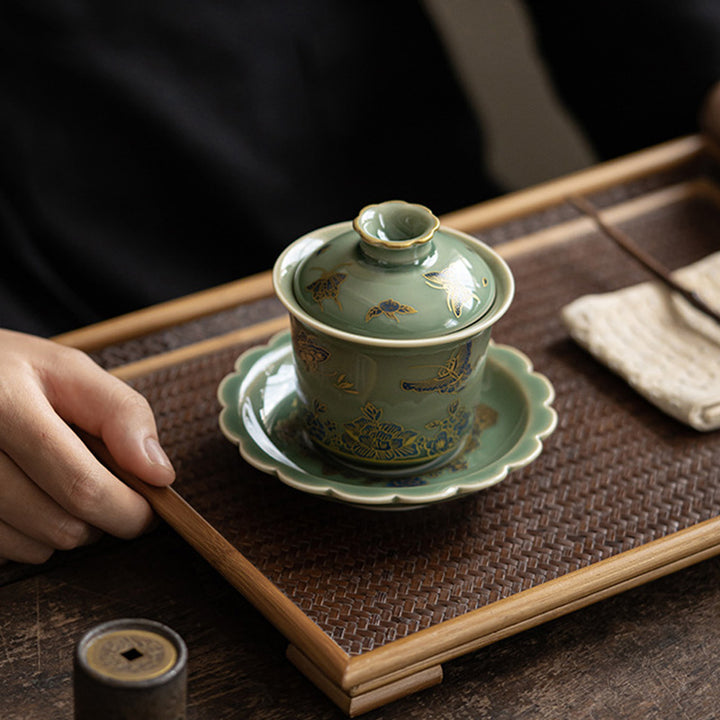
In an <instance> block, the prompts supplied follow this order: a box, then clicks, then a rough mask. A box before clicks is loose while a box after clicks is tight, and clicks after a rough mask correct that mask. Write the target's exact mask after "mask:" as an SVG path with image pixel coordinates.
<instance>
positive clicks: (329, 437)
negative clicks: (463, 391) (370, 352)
mask: <svg viewBox="0 0 720 720" xmlns="http://www.w3.org/2000/svg"><path fill="white" fill-rule="evenodd" d="M326 411H327V406H326V405H325V404H324V403H322V402H320V401H318V400H316V401H315V402H314V403H313V406H312V409H308V410H306V411H305V413H304V418H303V420H304V424H305V427H306V429H307V431H308V434H309V436H310V438H311V439H312V440H313V442H315V443H316V444H317V445H319V446H320V447H324V448H325V449H327V450H331V451H332V452H333V453H334V454H335V455H337V456H340V457H348V458H352V459H358V458H359V459H361V460H362V461H363V462H366V463H378V464H387V463H393V464H400V465H401V464H403V463H417V462H418V460H419V459H420V460H426V461H427V460H433V459H435V458H439V457H442V456H443V455H447V454H448V453H449V452H451V451H452V450H453V449H454V448H455V447H456V446H457V445H458V442H459V440H460V439H461V438H463V437H464V436H465V433H466V430H467V429H468V427H469V426H470V423H471V422H472V413H471V412H470V411H468V410H467V409H466V408H464V407H463V406H461V405H460V402H459V401H458V400H454V401H453V402H452V403H450V405H449V406H448V407H447V415H446V417H444V418H442V419H440V420H433V421H431V422H429V423H427V425H426V426H425V427H426V429H427V430H430V431H433V432H431V433H430V434H423V433H419V432H416V431H414V430H408V429H407V428H405V427H403V426H402V425H400V424H398V423H394V422H386V421H384V420H383V419H382V416H383V410H382V409H381V408H378V407H376V406H375V405H374V404H373V403H371V402H366V403H365V404H364V405H363V407H362V408H361V413H360V416H359V417H356V418H355V419H354V420H352V421H351V422H348V423H345V424H344V425H343V427H342V428H339V427H338V426H337V424H336V423H335V422H333V421H332V420H329V419H327V417H326V416H325V413H326Z"/></svg>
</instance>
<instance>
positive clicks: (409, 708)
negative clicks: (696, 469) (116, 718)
mask: <svg viewBox="0 0 720 720" xmlns="http://www.w3.org/2000/svg"><path fill="white" fill-rule="evenodd" d="M719 609H720V559H713V560H709V561H706V562H703V563H701V564H699V565H697V566H695V567H693V568H689V569H687V570H684V571H682V572H679V573H676V574H675V575H673V576H671V577H668V578H664V579H662V580H658V581H656V582H653V583H650V584H649V585H646V586H644V587H642V588H638V589H636V590H633V591H630V592H628V593H625V594H623V595H621V596H618V597H616V598H613V599H611V600H608V601H605V602H603V603H599V604H597V605H594V606H592V607H590V608H587V609H585V610H582V611H579V612H576V613H574V614H573V615H570V616H567V617H565V618H562V619H560V620H556V621H553V622H551V623H548V624H546V625H543V626H541V627H539V628H536V629H534V630H531V631H528V632H525V633H523V634H521V635H518V636H516V637H514V638H510V639H508V640H505V641H502V642H500V643H497V644H495V645H493V646H490V647H488V648H485V649H484V650H481V651H478V652H475V653H472V654H471V655H468V656H465V657H463V658H460V659H458V660H455V661H452V662H450V663H447V664H446V665H445V667H444V669H445V680H444V681H443V683H442V684H441V685H439V686H437V687H435V688H433V689H431V690H428V691H425V692H422V693H419V694H417V695H413V696H411V697H408V698H404V699H402V700H399V701H397V702H395V703H393V704H391V705H389V706H386V707H384V708H381V709H379V710H376V711H373V712H370V713H368V714H367V715H365V716H363V717H365V718H366V719H367V720H399V719H402V720H408V719H409V720H437V719H438V718H453V720H486V719H487V720H498V719H507V720H527V719H529V718H532V719H538V720H556V719H557V718H573V719H577V720H583V719H585V718H587V720H606V719H607V720H625V719H627V720H631V719H635V718H653V719H654V718H657V719H658V720H660V719H662V720H666V719H667V718H696V719H698V720H700V719H705V718H712V717H714V716H715V713H716V710H717V708H718V707H720V686H719V685H718V683H717V676H718V673H719V672H720V631H719V630H718V624H717V614H718V610H719ZM118 617H148V618H150V619H155V620H159V621H161V622H164V623H166V624H167V625H169V626H170V627H172V628H173V629H175V630H176V631H178V632H179V633H180V634H181V635H182V636H183V638H184V639H185V642H186V643H187V645H188V651H189V663H188V667H189V681H188V691H189V700H188V702H189V705H188V720H226V719H227V720H231V719H233V718H253V719H254V720H339V719H340V718H342V717H344V716H343V714H342V713H341V712H340V711H339V710H338V709H337V708H336V707H335V706H334V705H332V703H331V702H330V701H329V700H328V699H327V698H326V697H325V696H324V695H323V694H322V693H320V691H319V690H316V689H315V688H314V687H313V686H312V685H311V684H310V683H309V682H307V681H306V680H305V679H304V678H303V677H302V676H301V675H299V673H298V672H297V671H296V670H295V668H294V667H292V666H291V665H290V664H289V663H288V662H287V661H285V660H284V658H283V654H284V650H285V645H286V643H285V641H284V639H283V638H282V637H281V636H280V635H279V634H278V633H277V632H276V631H275V629H274V628H273V627H272V626H271V625H269V624H268V623H267V622H265V621H264V620H263V619H262V618H261V617H260V616H259V615H258V613H257V612H256V611H255V610H254V609H253V608H252V607H250V605H249V604H248V603H247V602H246V601H245V600H244V599H243V598H242V597H241V596H240V595H238V593H237V592H236V591H235V590H234V589H233V588H231V587H230V586H229V585H228V584H227V583H226V582H225V581H224V580H223V579H222V578H221V577H220V576H219V575H217V573H215V572H214V571H213V570H212V569H211V568H210V567H209V566H208V565H207V564H206V563H205V561H204V560H202V559H201V558H200V557H199V556H198V555H197V554H195V553H194V551H192V550H191V549H190V548H189V547H188V546H187V545H186V544H185V543H184V542H183V541H181V540H180V539H179V538H178V537H177V536H176V535H175V534H174V533H173V532H172V531H170V530H168V529H167V528H165V527H161V528H159V529H158V530H156V531H155V532H154V533H151V534H150V535H149V536H146V537H145V538H142V539H140V540H137V541H133V542H119V541H104V542H101V543H100V545H98V546H97V548H96V552H92V553H80V554H73V553H66V554H65V555H64V556H63V557H61V558H60V562H59V563H58V564H57V565H56V567H55V568H53V569H52V570H51V571H49V572H46V573H41V574H40V575H37V576H35V577H28V578H26V579H24V580H18V581H16V582H13V583H10V584H9V585H5V586H3V587H0V643H1V647H0V678H2V692H1V693H0V717H2V718H3V720H38V719H39V718H43V719H52V720H70V719H71V718H72V691H71V680H72V676H71V673H72V651H73V647H74V644H75V642H76V641H77V640H78V639H79V637H80V636H81V635H82V634H83V633H84V632H85V631H86V630H88V629H89V628H90V627H92V626H93V625H95V624H97V623H99V622H103V621H105V620H110V619H115V618H118Z"/></svg>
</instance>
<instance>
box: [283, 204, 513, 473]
mask: <svg viewBox="0 0 720 720" xmlns="http://www.w3.org/2000/svg"><path fill="white" fill-rule="evenodd" d="M437 225H438V222H437V219H436V218H435V217H434V216H433V215H432V213H430V211H429V210H427V208H423V207H422V206H415V205H409V204H408V203H403V202H399V201H393V202H391V203H383V204H381V205H376V206H368V207H367V208H365V209H364V210H363V211H362V212H361V213H360V215H359V216H358V218H356V220H355V223H354V226H353V223H349V222H348V223H340V224H338V225H332V226H329V227H326V228H321V229H319V230H317V231H315V232H313V233H310V234H308V235H306V236H304V237H302V238H300V239H299V240H297V241H295V242H294V243H292V244H291V245H290V246H289V247H288V248H287V249H286V250H285V252H284V253H283V254H282V255H281V256H280V257H279V258H278V260H277V262H276V264H275V268H274V273H273V281H274V285H275V290H276V292H277V295H278V297H279V298H280V300H281V301H282V302H283V303H284V304H285V306H286V307H287V309H288V311H289V312H290V316H291V320H292V343H293V350H294V354H295V358H296V373H297V396H298V400H299V402H300V404H301V406H302V408H303V415H302V418H303V422H304V424H305V428H306V431H307V433H308V435H309V436H310V437H312V440H313V442H314V443H315V445H316V446H317V447H319V448H321V449H323V450H324V451H326V452H327V453H328V454H330V455H331V456H332V457H333V458H335V459H336V460H338V461H339V462H343V463H345V464H347V465H348V466H350V467H355V468H362V470H363V471H364V472H368V473H371V474H373V475H378V476H379V475H402V474H406V473H407V472H409V471H410V470H413V471H421V470H426V469H429V468H432V467H437V466H439V465H441V464H442V463H444V462H448V461H449V460H450V459H452V458H453V457H454V456H455V455H456V454H457V453H458V452H460V450H461V449H462V447H463V444H464V442H465V441H466V439H467V437H468V435H469V433H470V432H471V429H472V418H473V413H474V412H475V408H476V407H477V406H478V405H479V404H480V403H481V402H482V396H483V384H482V376H483V368H484V365H485V358H486V354H487V347H488V342H489V340H490V333H491V328H492V326H493V324H494V323H495V322H496V321H497V320H498V319H499V318H500V317H502V315H503V314H504V313H505V311H506V310H507V308H508V307H509V305H510V303H511V301H512V298H513V293H514V283H513V279H512V275H511V273H510V271H509V269H508V267H507V265H506V264H505V263H504V261H503V260H502V259H501V258H500V257H499V255H497V253H495V252H494V251H493V250H492V249H491V248H489V247H487V246H486V245H484V244H482V243H480V242H478V241H477V240H475V239H474V238H471V237H469V236H467V235H464V234H463V233H459V232H457V231H454V230H449V229H447V228H442V227H441V228H438V227H437ZM356 228H357V229H359V232H358V230H357V229H356ZM365 246H367V248H371V250H370V251H368V252H372V253H373V257H372V258H369V256H368V257H366V255H367V252H366V250H367V248H366V249H363V248H365ZM424 253H425V255H424V257H423V254H424ZM384 254H387V255H388V257H389V259H386V260H383V256H384ZM453 273H454V274H453ZM461 276H462V277H463V278H465V279H466V282H465V284H463V283H462V282H460V281H458V279H457V278H458V277H461ZM473 283H474V284H473ZM465 300H467V303H465V302H464V301H465Z"/></svg>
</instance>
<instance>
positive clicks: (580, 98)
mask: <svg viewBox="0 0 720 720" xmlns="http://www.w3.org/2000/svg"><path fill="white" fill-rule="evenodd" d="M525 6H526V7H527V10H528V13H529V17H530V20H531V22H532V24H533V27H534V31H535V35H536V40H537V47H538V50H539V52H540V54H541V56H542V58H543V59H544V60H545V62H546V64H547V68H548V71H549V73H550V76H551V78H552V80H553V82H554V84H555V88H556V90H557V92H558V95H559V97H560V99H561V100H562V101H563V102H564V104H565V106H566V107H567V109H568V110H569V111H570V112H571V113H572V114H573V115H574V116H575V118H576V119H577V121H578V122H579V123H580V125H581V127H582V128H583V129H584V130H585V132H586V134H587V137H588V140H589V141H590V142H591V143H592V144H593V145H594V147H595V150H596V151H597V153H598V155H599V157H601V158H610V157H616V156H618V155H622V154H625V153H628V152H631V151H634V150H638V149H641V148H644V147H648V146H651V145H654V144H657V143H659V142H662V141H664V140H669V139H672V138H674V137H679V136H681V135H685V134H688V133H693V132H696V131H697V129H698V114H699V109H700V106H701V104H702V101H703V99H704V97H705V95H706V93H707V91H708V90H709V89H710V87H711V85H712V84H713V83H714V82H716V81H717V80H718V79H720V3H718V2H717V0H602V1H601V2H592V3H591V2H577V0H575V1H573V0H525Z"/></svg>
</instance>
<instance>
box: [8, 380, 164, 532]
mask: <svg viewBox="0 0 720 720" xmlns="http://www.w3.org/2000/svg"><path fill="white" fill-rule="evenodd" d="M33 400H34V402H32V403H31V404H32V406H33V412H32V413H23V414H22V415H21V416H20V417H16V419H15V422H14V423H13V427H12V429H11V430H10V431H9V432H8V433H7V435H6V436H5V450H6V452H7V454H8V455H10V456H11V457H12V459H13V460H14V461H15V463H16V464H17V465H18V466H19V467H20V468H22V470H23V471H24V472H25V474H26V475H28V477H30V478H31V479H32V480H33V482H35V483H36V484H37V485H38V486H39V487H41V488H42V489H43V490H44V491H45V492H46V493H47V494H48V495H50V497H52V498H53V499H54V500H55V501H56V502H57V503H58V504H59V505H60V506H61V507H63V508H65V510H67V511H68V512H69V513H70V514H72V515H74V516H75V517H77V518H80V519H81V520H84V521H85V522H87V523H89V524H91V525H94V526H95V527H97V528H99V529H100V530H103V531H105V532H108V533H110V534H111V535H115V536H117V537H121V538H132V537H136V536H137V535H140V534H141V533H143V532H144V531H146V530H147V529H148V528H149V527H150V525H151V523H152V520H153V513H152V510H151V508H150V506H149V505H148V503H147V501H146V500H145V499H144V498H142V497H141V496H140V495H138V494H137V493H136V492H135V491H134V490H132V489H130V488H129V487H128V486H127V485H126V484H125V483H124V482H122V481H121V480H120V479H118V478H117V477H116V476H115V475H113V474H112V473H111V472H110V471H109V470H108V469H107V468H106V467H105V466H104V465H103V464H102V463H101V462H100V461H99V460H98V459H97V458H96V457H95V456H94V455H93V453H92V452H90V450H89V449H88V448H87V446H86V445H85V443H83V441H82V440H81V439H80V437H78V435H77V434H76V433H75V432H73V430H72V429H71V428H70V427H69V426H68V425H67V424H66V423H65V422H64V421H63V420H62V419H61V418H60V417H59V416H58V415H57V414H56V413H55V411H54V410H53V408H52V406H51V405H50V404H49V403H48V402H47V399H46V398H45V397H44V396H43V395H42V394H41V393H37V396H36V397H35V398H34V399H33Z"/></svg>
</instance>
